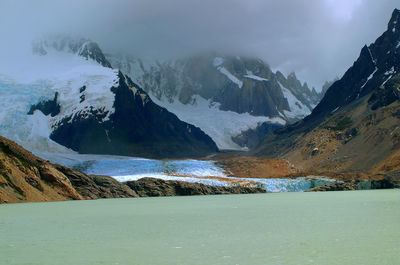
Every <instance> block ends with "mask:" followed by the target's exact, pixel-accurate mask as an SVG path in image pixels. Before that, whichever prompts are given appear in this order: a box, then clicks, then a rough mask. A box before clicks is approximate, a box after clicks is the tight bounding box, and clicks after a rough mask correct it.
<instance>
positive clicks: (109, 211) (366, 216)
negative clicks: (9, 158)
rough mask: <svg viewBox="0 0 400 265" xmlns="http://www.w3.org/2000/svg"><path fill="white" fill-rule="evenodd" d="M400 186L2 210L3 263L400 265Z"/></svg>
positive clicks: (6, 207) (0, 259)
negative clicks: (389, 188) (360, 189)
mask: <svg viewBox="0 0 400 265" xmlns="http://www.w3.org/2000/svg"><path fill="white" fill-rule="evenodd" d="M399 223H400V190H368V191H348V192H326V193H274V194H257V195H227V196H193V197H164V198H138V199H135V198H133V199H109V200H97V201H73V202H56V203H28V204H12V205H0V235H1V236H0V264H7V265H12V264H40V265H46V264H49V265H57V264H74V265H80V264H82V265H83V264H85V265H88V264H119V265H121V264H146V265H147V264H151V265H156V264H163V265H165V264H202V265H204V264H251V265H254V264H285V265H287V264H400V255H399V253H400V229H399Z"/></svg>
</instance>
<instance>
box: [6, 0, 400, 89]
mask: <svg viewBox="0 0 400 265" xmlns="http://www.w3.org/2000/svg"><path fill="white" fill-rule="evenodd" d="M396 7H397V8H400V3H399V0H129V1H128V0H79V1H78V0H65V1H56V0H24V1H18V0H0V36H1V39H0V40H1V42H0V49H1V50H2V51H3V52H4V51H7V52H8V51H10V52H12V51H16V50H18V49H22V46H24V45H25V44H29V43H30V40H31V39H32V38H38V37H39V36H41V35H43V34H48V33H51V34H54V33H60V34H72V35H79V36H84V37H88V38H91V39H93V40H95V41H97V42H98V43H99V44H100V46H101V47H102V48H103V49H104V50H106V51H124V52H129V53H131V54H133V55H136V56H138V57H145V58H168V57H169V58H174V57H182V56H186V55H189V54H192V53H199V52H205V51H211V50H214V51H217V52H223V53H234V54H237V55H252V56H257V57H260V58H262V59H263V60H265V61H266V62H267V63H269V64H270V65H271V67H272V68H273V69H274V70H281V71H283V72H285V73H288V72H290V71H295V72H296V73H297V75H298V77H300V78H301V79H302V80H303V81H307V82H308V83H309V84H311V85H314V86H316V87H317V88H319V87H320V86H321V85H322V83H323V82H324V81H325V80H331V79H333V78H334V77H335V76H339V77H340V76H341V75H342V74H343V73H344V71H345V70H346V69H347V68H349V67H350V66H351V65H352V63H353V62H354V60H355V59H356V58H357V57H358V54H359V52H360V49H361V48H362V46H363V45H364V44H369V43H371V42H373V41H374V40H375V39H376V38H377V37H378V36H379V35H380V34H382V33H383V31H385V29H386V26H387V23H388V21H389V19H390V15H391V13H392V11H393V9H394V8H396ZM0 54H1V53H0ZM0 63H4V62H2V61H1V60H0Z"/></svg>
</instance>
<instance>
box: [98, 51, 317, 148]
mask: <svg viewBox="0 0 400 265" xmlns="http://www.w3.org/2000/svg"><path fill="white" fill-rule="evenodd" d="M106 57H107V59H108V60H110V62H111V64H112V65H113V66H114V67H117V68H120V69H122V70H123V71H124V72H126V73H127V74H128V75H129V76H130V77H131V78H132V79H133V80H134V81H135V82H137V83H138V84H139V85H140V86H142V87H143V88H144V90H146V91H147V92H148V93H149V95H150V97H151V98H152V99H153V100H154V101H155V102H156V103H157V104H159V105H161V106H163V107H165V108H166V109H168V110H169V111H171V112H173V113H174V114H176V115H177V116H178V117H179V118H180V119H181V120H183V121H186V122H189V123H192V124H194V125H196V126H198V127H200V128H201V129H202V130H204V131H205V132H206V133H207V134H208V135H210V136H211V137H212V138H213V140H214V141H215V142H216V143H217V145H218V147H219V148H221V149H246V144H245V143H244V144H243V143H237V142H235V138H236V137H237V136H238V135H243V133H245V132H246V131H248V130H255V129H256V128H259V126H261V124H263V123H267V124H271V125H273V126H276V124H281V125H284V124H285V123H287V122H289V123H290V122H293V121H296V120H298V119H300V118H303V117H305V116H306V115H308V114H309V113H310V112H311V110H312V108H313V107H314V106H315V105H316V104H317V103H318V101H319V99H320V98H321V96H322V95H319V94H318V93H317V92H315V90H310V89H309V88H308V86H307V84H301V83H300V81H298V80H297V78H296V76H295V75H294V74H291V75H289V76H288V77H287V78H286V77H285V76H283V75H282V74H281V73H280V72H277V73H274V72H272V70H271V69H270V68H269V66H268V65H267V64H266V63H264V62H263V61H261V60H258V59H251V58H244V57H238V56H235V57H232V56H217V55H215V54H206V55H202V56H195V57H191V58H186V59H183V60H174V61H166V62H150V61H144V60H141V59H138V58H134V57H132V56H124V55H106ZM264 125H265V124H264ZM238 144H240V145H241V146H239V145H238Z"/></svg>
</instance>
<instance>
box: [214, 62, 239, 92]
mask: <svg viewBox="0 0 400 265" xmlns="http://www.w3.org/2000/svg"><path fill="white" fill-rule="evenodd" d="M217 69H218V71H220V72H221V74H223V75H225V76H226V77H228V79H229V80H231V81H232V82H233V83H235V84H236V85H238V87H239V88H242V87H243V82H242V81H240V80H239V79H238V78H237V77H236V76H234V75H233V74H231V73H230V72H229V71H228V70H227V69H226V68H225V67H222V66H220V67H218V68H217Z"/></svg>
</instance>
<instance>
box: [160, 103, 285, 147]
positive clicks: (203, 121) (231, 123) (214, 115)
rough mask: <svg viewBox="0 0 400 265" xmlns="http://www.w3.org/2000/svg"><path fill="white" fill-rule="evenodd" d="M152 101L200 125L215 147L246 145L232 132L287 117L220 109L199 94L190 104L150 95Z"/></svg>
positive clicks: (277, 122) (238, 131)
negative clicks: (255, 114) (235, 139)
mask: <svg viewBox="0 0 400 265" xmlns="http://www.w3.org/2000/svg"><path fill="white" fill-rule="evenodd" d="M153 100H154V102H155V103H157V104H158V105H160V106H163V107H165V108H166V109H168V110H169V111H171V112H172V113H175V115H177V116H178V118H179V119H181V120H183V121H187V122H190V123H191V124H193V125H195V126H197V127H199V128H201V129H202V130H203V131H204V132H205V133H207V134H208V135H209V136H210V137H211V138H212V139H213V140H214V141H215V142H216V143H217V145H218V148H220V149H224V150H229V149H246V146H243V147H241V146H239V145H238V144H237V143H235V142H234V141H233V140H232V136H236V135H239V134H240V133H242V132H243V131H247V130H249V129H255V128H256V127H257V126H258V125H260V124H262V123H264V122H267V123H273V124H280V125H284V124H285V123H286V121H285V120H284V119H282V118H281V117H273V118H269V117H265V116H252V115H250V114H249V113H237V112H234V111H230V110H228V111H223V110H220V109H219V108H218V103H215V102H214V103H213V102H211V101H210V100H206V99H204V98H202V97H201V96H199V95H195V96H193V102H192V103H191V104H183V103H181V102H180V101H175V102H174V103H169V102H168V100H158V99H157V98H154V99H153Z"/></svg>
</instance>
